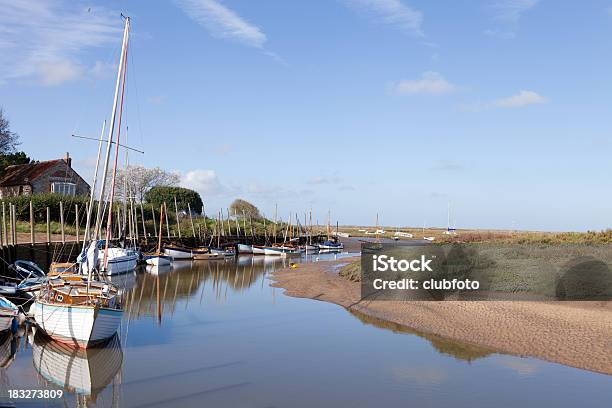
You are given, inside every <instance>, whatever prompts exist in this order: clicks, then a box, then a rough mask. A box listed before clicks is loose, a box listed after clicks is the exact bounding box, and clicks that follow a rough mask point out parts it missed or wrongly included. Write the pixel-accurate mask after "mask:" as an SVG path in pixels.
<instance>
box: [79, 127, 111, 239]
mask: <svg viewBox="0 0 612 408" xmlns="http://www.w3.org/2000/svg"><path fill="white" fill-rule="evenodd" d="M105 128H106V121H104V122H103V123H102V131H101V132H100V142H99V143H98V157H97V158H96V170H95V171H94V176H93V182H92V183H91V192H90V195H89V206H88V207H87V221H86V222H85V237H84V238H83V250H85V246H86V245H87V242H88V240H89V232H90V225H89V224H90V223H91V213H92V211H93V206H94V197H95V195H96V183H97V181H98V167H99V166H100V155H101V154H102V138H103V137H104V129H105Z"/></svg>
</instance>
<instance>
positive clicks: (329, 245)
mask: <svg viewBox="0 0 612 408" xmlns="http://www.w3.org/2000/svg"><path fill="white" fill-rule="evenodd" d="M343 248H344V244H342V243H341V242H334V241H329V240H328V241H324V242H322V243H320V244H319V249H320V250H332V251H340V250H342V249H343Z"/></svg>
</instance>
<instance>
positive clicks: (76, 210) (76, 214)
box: [74, 204, 79, 244]
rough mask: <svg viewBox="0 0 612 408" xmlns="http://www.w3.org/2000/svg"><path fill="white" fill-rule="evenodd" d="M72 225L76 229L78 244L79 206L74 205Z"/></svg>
mask: <svg viewBox="0 0 612 408" xmlns="http://www.w3.org/2000/svg"><path fill="white" fill-rule="evenodd" d="M74 225H75V227H76V242H77V244H78V243H79V205H78V204H75V205H74Z"/></svg>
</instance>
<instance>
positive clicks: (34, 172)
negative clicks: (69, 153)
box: [0, 159, 65, 187]
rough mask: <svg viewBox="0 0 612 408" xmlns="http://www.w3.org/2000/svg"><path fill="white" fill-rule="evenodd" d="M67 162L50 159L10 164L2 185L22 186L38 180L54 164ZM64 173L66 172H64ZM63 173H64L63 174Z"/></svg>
mask: <svg viewBox="0 0 612 408" xmlns="http://www.w3.org/2000/svg"><path fill="white" fill-rule="evenodd" d="M60 163H65V162H64V160H62V159H57V160H49V161H44V162H38V163H30V164H19V165H15V166H8V167H7V168H6V170H5V171H6V174H5V175H4V177H3V178H2V180H0V186H5V187H8V186H20V185H23V184H27V183H29V182H32V181H34V180H36V179H37V178H38V177H40V176H42V175H43V174H45V172H47V171H48V170H49V169H51V168H53V166H55V165H57V164H60ZM62 173H64V172H62ZM62 175H63V174H62Z"/></svg>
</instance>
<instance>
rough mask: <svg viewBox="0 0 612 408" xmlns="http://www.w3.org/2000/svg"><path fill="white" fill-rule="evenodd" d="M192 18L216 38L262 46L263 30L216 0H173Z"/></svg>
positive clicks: (264, 36)
mask: <svg viewBox="0 0 612 408" xmlns="http://www.w3.org/2000/svg"><path fill="white" fill-rule="evenodd" d="M175 3H176V4H177V5H178V6H179V7H180V8H181V10H183V11H184V12H185V14H187V16H189V17H190V18H191V19H192V20H194V21H196V22H197V23H198V24H201V25H202V26H204V28H206V29H207V30H208V32H209V33H210V34H211V35H212V36H214V37H217V38H224V39H229V40H233V41H237V42H239V43H242V44H244V45H248V46H250V47H255V48H261V49H263V48H264V44H265V43H266V41H267V37H266V35H265V34H264V32H263V31H262V30H261V29H260V28H259V27H257V26H256V25H253V24H251V23H249V22H248V21H246V20H245V19H244V18H242V17H240V16H239V15H238V14H236V13H235V12H234V11H232V10H231V9H229V8H228V7H226V6H224V5H223V4H221V3H220V2H219V1H216V0H175Z"/></svg>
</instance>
